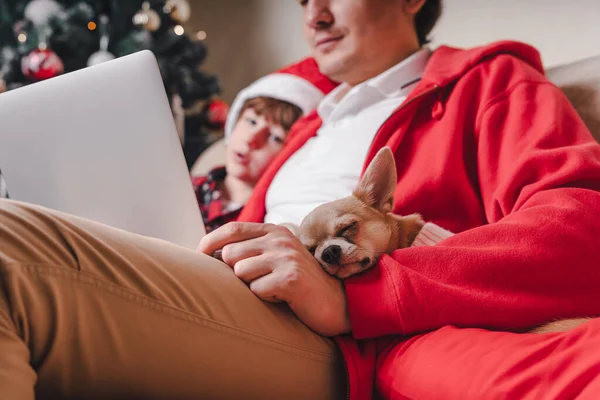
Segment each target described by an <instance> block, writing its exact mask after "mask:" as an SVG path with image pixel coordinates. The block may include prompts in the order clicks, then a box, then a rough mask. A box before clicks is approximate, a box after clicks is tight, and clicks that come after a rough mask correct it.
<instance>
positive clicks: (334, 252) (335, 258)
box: [321, 244, 342, 264]
mask: <svg viewBox="0 0 600 400" xmlns="http://www.w3.org/2000/svg"><path fill="white" fill-rule="evenodd" d="M341 256H342V248H341V247H340V246H338V245H337V244H334V245H331V246H329V247H327V248H326V249H325V250H323V254H321V258H322V259H323V261H325V262H326V263H327V264H338V263H339V262H340V258H341Z"/></svg>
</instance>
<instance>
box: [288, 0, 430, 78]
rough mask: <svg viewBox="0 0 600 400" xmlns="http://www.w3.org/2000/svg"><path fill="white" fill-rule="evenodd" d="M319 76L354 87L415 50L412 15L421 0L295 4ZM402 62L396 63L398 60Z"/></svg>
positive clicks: (336, 0) (324, 0) (310, 0)
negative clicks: (317, 67) (298, 5)
mask: <svg viewBox="0 0 600 400" xmlns="http://www.w3.org/2000/svg"><path fill="white" fill-rule="evenodd" d="M298 2H299V3H300V5H301V6H302V9H303V30H304V36H305V38H306V40H307V42H308V45H309V46H310V48H311V49H312V54H313V56H314V57H315V60H316V61H317V63H318V64H319V69H320V70H321V72H322V73H323V74H325V75H327V76H329V77H330V78H332V79H334V80H336V81H338V82H345V83H348V84H350V85H356V84H358V83H360V82H362V81H364V80H366V79H369V78H371V77H373V76H376V75H378V74H379V73H381V72H383V71H385V70H386V69H388V68H389V67H391V66H392V65H395V64H397V63H398V62H399V61H400V60H401V59H402V57H405V56H407V53H410V52H411V51H414V47H415V46H417V47H418V39H417V36H416V30H415V27H414V17H415V15H416V13H417V12H418V11H419V10H420V9H421V7H422V6H423V4H424V2H425V0H298ZM398 58H400V59H398Z"/></svg>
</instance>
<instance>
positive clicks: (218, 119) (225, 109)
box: [208, 99, 229, 129]
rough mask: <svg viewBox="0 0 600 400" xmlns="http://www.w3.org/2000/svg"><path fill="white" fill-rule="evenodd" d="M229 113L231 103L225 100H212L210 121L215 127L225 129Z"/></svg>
mask: <svg viewBox="0 0 600 400" xmlns="http://www.w3.org/2000/svg"><path fill="white" fill-rule="evenodd" d="M228 113H229V105H228V104H227V103H225V102H224V101H223V100H218V99H215V100H212V101H211V102H210V105H209V106H208V122H210V124H211V125H212V126H213V127H215V129H223V128H224V127H225V121H226V120H227V114H228Z"/></svg>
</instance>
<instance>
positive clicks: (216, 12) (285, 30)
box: [188, 0, 600, 101]
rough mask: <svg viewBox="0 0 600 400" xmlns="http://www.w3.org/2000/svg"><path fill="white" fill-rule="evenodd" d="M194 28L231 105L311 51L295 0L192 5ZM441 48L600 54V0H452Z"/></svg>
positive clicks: (438, 38) (440, 31) (563, 56)
mask: <svg viewBox="0 0 600 400" xmlns="http://www.w3.org/2000/svg"><path fill="white" fill-rule="evenodd" d="M190 1H191V3H192V20H191V21H190V23H189V24H188V27H189V28H190V29H192V30H193V31H197V30H200V29H202V30H205V31H206V32H207V34H208V37H207V40H206V44H207V46H208V51H209V57H208V60H207V62H206V64H205V67H206V68H207V69H208V70H210V71H214V72H217V73H218V74H219V76H220V78H221V82H222V86H223V89H224V92H223V97H224V98H225V99H226V100H227V101H231V100H232V99H233V96H234V95H235V93H236V92H237V91H238V90H239V89H241V88H243V87H244V86H245V85H247V84H248V83H250V82H251V81H252V80H254V79H256V78H258V77H260V76H262V75H264V74H266V73H268V72H270V71H273V70H274V69H277V68H279V67H281V66H283V65H285V64H287V63H290V62H293V61H295V60H297V59H300V58H301V57H303V56H304V55H306V54H308V49H307V47H306V45H305V44H304V41H303V39H302V32H301V23H300V15H301V9H300V7H299V6H298V5H297V3H296V1H294V0H190ZM433 38H434V40H433V43H432V45H433V46H434V47H435V46H437V45H439V44H441V43H448V44H452V45H454V46H459V47H469V46H475V45H480V44H484V43H487V42H490V41H494V40H500V39H517V40H522V41H525V42H528V43H531V44H533V45H535V46H536V47H537V48H538V49H539V50H540V51H541V53H542V56H543V60H544V64H545V65H546V66H554V65H558V64H563V63H568V62H571V61H575V60H579V59H582V58H587V57H590V56H593V55H600V44H598V43H599V42H598V38H600V0H568V1H565V0H502V1H499V0H445V11H444V15H443V17H442V19H441V20H440V23H439V25H438V26H437V27H436V29H435V31H434V32H433Z"/></svg>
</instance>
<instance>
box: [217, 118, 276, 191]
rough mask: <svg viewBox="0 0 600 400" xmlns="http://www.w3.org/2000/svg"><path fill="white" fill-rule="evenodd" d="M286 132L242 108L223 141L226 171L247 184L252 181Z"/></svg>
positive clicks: (254, 180) (263, 167)
mask: <svg viewBox="0 0 600 400" xmlns="http://www.w3.org/2000/svg"><path fill="white" fill-rule="evenodd" d="M286 136H287V132H286V131H285V130H284V129H283V127H282V126H281V125H278V124H275V123H273V122H271V121H269V120H267V119H266V118H265V117H263V116H261V115H258V114H257V113H256V112H255V111H254V110H253V109H252V108H248V109H246V110H245V111H244V112H243V114H242V115H241V117H240V119H238V121H237V123H236V125H235V128H234V129H233V132H232V134H231V138H230V140H229V144H228V145H227V161H226V168H227V174H228V175H229V174H231V175H233V176H235V177H236V178H237V179H240V180H242V181H244V182H246V183H249V184H252V185H253V184H256V182H257V181H258V179H259V178H260V177H261V175H262V173H263V172H264V171H265V169H266V168H267V166H268V165H269V163H270V162H271V160H273V158H274V157H275V156H276V155H277V153H279V151H280V150H281V149H282V148H283V144H284V142H285V138H286Z"/></svg>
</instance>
